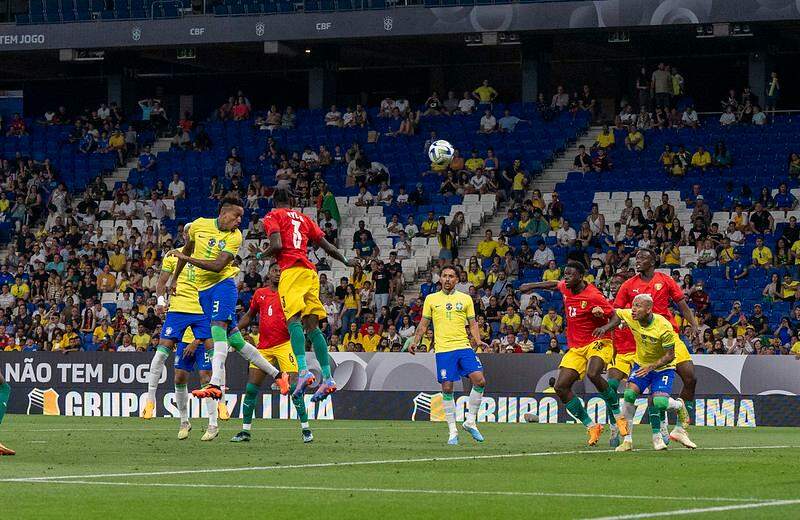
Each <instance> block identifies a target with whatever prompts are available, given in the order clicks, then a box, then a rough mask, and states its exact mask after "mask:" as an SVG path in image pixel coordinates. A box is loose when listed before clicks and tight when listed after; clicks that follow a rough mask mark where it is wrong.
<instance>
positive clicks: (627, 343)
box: [614, 327, 636, 354]
mask: <svg viewBox="0 0 800 520" xmlns="http://www.w3.org/2000/svg"><path fill="white" fill-rule="evenodd" d="M614 351H615V352H616V353H617V354H629V353H631V352H636V340H635V339H633V333H632V332H631V329H629V328H628V327H622V328H617V329H616V330H614Z"/></svg>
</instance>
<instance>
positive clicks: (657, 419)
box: [647, 406, 661, 433]
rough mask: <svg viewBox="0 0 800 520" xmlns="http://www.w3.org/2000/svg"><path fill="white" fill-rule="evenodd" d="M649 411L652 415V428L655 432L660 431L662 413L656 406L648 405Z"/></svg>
mask: <svg viewBox="0 0 800 520" xmlns="http://www.w3.org/2000/svg"><path fill="white" fill-rule="evenodd" d="M647 413H648V416H649V417H650V429H651V430H653V433H659V432H660V431H661V415H660V414H659V413H658V410H656V408H655V407H654V406H648V407H647Z"/></svg>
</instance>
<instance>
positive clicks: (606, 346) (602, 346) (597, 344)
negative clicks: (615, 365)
mask: <svg viewBox="0 0 800 520" xmlns="http://www.w3.org/2000/svg"><path fill="white" fill-rule="evenodd" d="M592 357H599V358H600V359H602V360H603V362H604V363H605V364H606V365H608V364H609V363H610V362H611V359H612V358H613V357H614V344H613V343H612V342H611V340H610V339H599V340H597V341H593V342H591V343H589V344H588V345H586V346H584V347H580V348H571V349H569V350H567V353H566V354H564V357H563V359H561V364H560V365H558V366H559V368H571V369H572V370H574V371H575V372H577V373H578V375H579V376H580V378H581V379H583V377H584V376H585V375H586V366H587V365H588V364H589V358H592Z"/></svg>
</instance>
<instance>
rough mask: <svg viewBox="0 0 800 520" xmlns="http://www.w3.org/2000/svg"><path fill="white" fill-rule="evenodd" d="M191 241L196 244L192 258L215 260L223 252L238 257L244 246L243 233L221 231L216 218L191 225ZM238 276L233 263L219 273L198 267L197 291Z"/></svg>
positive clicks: (204, 219) (237, 269)
mask: <svg viewBox="0 0 800 520" xmlns="http://www.w3.org/2000/svg"><path fill="white" fill-rule="evenodd" d="M189 239H190V240H192V241H193V242H194V250H193V251H192V255H191V256H192V258H201V259H206V260H213V259H215V258H217V257H218V256H219V255H220V254H221V253H223V252H224V253H230V254H231V255H233V256H236V254H237V253H238V252H239V247H241V245H242V232H241V231H239V230H238V229H234V230H231V231H222V230H220V229H219V227H217V219H215V218H198V219H196V220H195V221H194V222H192V223H191V226H190V228H189ZM237 274H239V268H238V267H236V266H234V265H233V263H232V262H231V263H230V264H228V265H227V266H226V267H225V268H224V269H223V270H222V271H220V272H218V273H214V272H211V271H206V270H205V269H200V268H199V267H198V268H196V269H195V279H196V283H197V289H198V290H199V291H204V290H206V289H208V288H209V287H212V286H214V285H216V284H218V283H219V282H221V281H223V280H227V279H228V278H234V277H236V275H237Z"/></svg>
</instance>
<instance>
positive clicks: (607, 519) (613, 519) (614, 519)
mask: <svg viewBox="0 0 800 520" xmlns="http://www.w3.org/2000/svg"><path fill="white" fill-rule="evenodd" d="M795 504H800V500H772V501H763V502H753V503H750V504H737V505H731V506H716V507H699V508H694V509H677V510H675V511H658V512H655V513H636V514H632V515H621V516H603V517H597V518H592V519H590V520H633V519H637V518H657V517H661V516H683V515H699V514H703V513H718V512H721V511H737V510H740V509H755V508H758V507H778V506H791V505H795Z"/></svg>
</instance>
